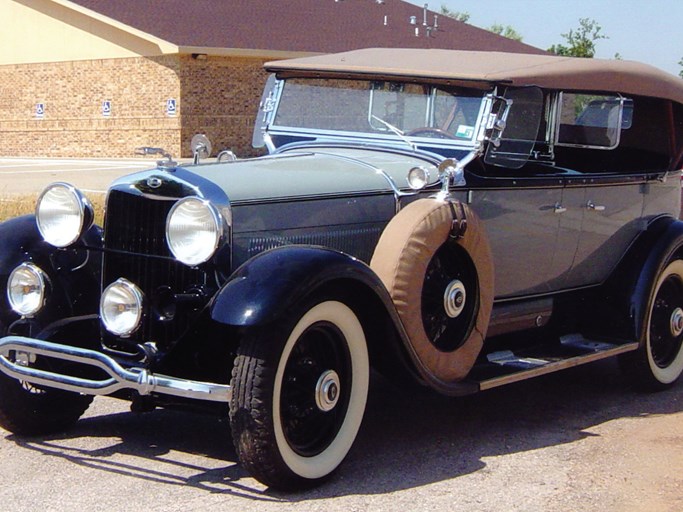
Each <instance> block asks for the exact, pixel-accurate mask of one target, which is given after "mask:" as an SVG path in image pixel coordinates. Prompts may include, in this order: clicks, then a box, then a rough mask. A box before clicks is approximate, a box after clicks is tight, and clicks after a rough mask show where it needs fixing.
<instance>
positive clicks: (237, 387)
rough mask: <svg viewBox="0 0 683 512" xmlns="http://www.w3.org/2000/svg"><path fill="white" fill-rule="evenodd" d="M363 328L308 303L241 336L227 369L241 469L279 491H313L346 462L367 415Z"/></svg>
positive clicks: (339, 306) (330, 307)
mask: <svg viewBox="0 0 683 512" xmlns="http://www.w3.org/2000/svg"><path fill="white" fill-rule="evenodd" d="M368 382H369V362H368V353H367V347H366V342H365V336H364V333H363V328H362V326H361V324H360V322H359V320H358V318H357V317H356V315H355V313H354V312H353V311H352V310H351V308H349V307H348V306H347V305H345V304H344V303H342V302H338V301H335V300H325V301H317V302H314V303H313V304H312V305H311V306H310V307H306V308H301V309H300V310H298V312H293V313H292V314H290V315H288V317H287V319H285V320H283V321H282V322H279V323H277V324H276V325H271V326H269V327H268V328H267V329H262V330H259V331H254V332H251V333H247V335H246V336H245V337H244V339H243V340H242V342H241V343H240V348H239V351H238V356H237V358H236V360H235V366H234V369H233V377H232V387H233V394H232V400H231V403H230V424H231V430H232V436H233V442H234V444H235V449H236V451H237V453H238V455H239V458H240V461H241V462H242V464H243V465H244V466H245V468H246V469H247V470H248V471H249V472H250V473H251V474H252V475H253V476H254V477H255V478H257V479H258V480H260V481H261V482H263V483H264V484H266V485H268V486H271V487H275V488H278V489H281V490H295V489H300V488H305V487H309V486H311V485H315V484H316V483H318V482H319V481H321V480H323V479H324V478H326V477H327V476H329V475H330V474H331V473H332V472H333V471H334V470H335V469H336V468H337V466H338V465H339V464H340V463H341V462H342V460H343V459H344V458H345V457H346V454H347V453H348V451H349V449H350V448H351V445H352V444H353V441H354V440H355V438H356V434H357V433H358V429H359V428H360V424H361V421H362V418H363V413H364V411H365V402H366V399H367V393H368Z"/></svg>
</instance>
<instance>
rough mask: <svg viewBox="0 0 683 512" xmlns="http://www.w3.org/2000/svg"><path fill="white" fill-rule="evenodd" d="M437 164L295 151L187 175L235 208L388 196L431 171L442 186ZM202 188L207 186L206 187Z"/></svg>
mask: <svg viewBox="0 0 683 512" xmlns="http://www.w3.org/2000/svg"><path fill="white" fill-rule="evenodd" d="M435 164H436V161H435V160H434V159H429V158H427V157H423V156H420V155H416V154H407V153H402V152H391V151H375V150H367V149H347V148H333V147H330V148H321V147H316V148H314V149H310V150H309V149H297V150H289V151H286V152H283V153H278V154H275V155H270V156H265V157H260V158H254V159H246V160H237V161H234V162H227V163H214V164H202V165H197V166H188V167H187V168H186V170H188V171H190V172H191V173H193V174H196V175H197V176H198V177H200V178H202V179H203V180H207V181H209V182H211V183H212V184H214V185H215V186H217V187H219V188H220V189H222V190H223V191H224V192H225V194H226V195H227V196H228V197H229V199H230V203H231V204H237V203H240V202H245V201H248V202H252V201H256V200H284V199H287V198H302V197H326V196H337V195H344V194H360V193H386V192H396V191H397V190H399V189H407V188H408V187H407V181H406V177H407V174H408V171H409V170H410V169H411V168H413V167H415V166H422V167H424V168H425V169H427V170H428V171H429V173H430V176H431V177H432V181H434V182H436V181H437V173H438V171H437V168H436V165H435ZM200 187H201V185H200Z"/></svg>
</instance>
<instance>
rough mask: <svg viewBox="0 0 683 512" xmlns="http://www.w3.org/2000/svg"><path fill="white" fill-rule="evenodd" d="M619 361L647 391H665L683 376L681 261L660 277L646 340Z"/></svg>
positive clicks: (653, 300)
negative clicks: (636, 349)
mask: <svg viewBox="0 0 683 512" xmlns="http://www.w3.org/2000/svg"><path fill="white" fill-rule="evenodd" d="M622 361H623V363H624V367H625V370H626V372H627V373H628V374H629V375H630V376H633V377H634V378H635V380H636V382H637V383H638V384H639V385H641V386H642V387H644V388H646V389H650V390H659V389H665V388H668V387H669V386H671V385H672V384H673V383H675V382H676V381H677V380H678V378H679V377H680V376H681V374H682V373H683V260H674V261H672V262H671V263H669V264H668V265H667V266H666V267H665V268H664V270H663V271H662V272H661V274H660V275H659V278H658V279H657V281H656V283H655V287H654V293H653V298H652V303H651V305H650V309H649V312H648V318H647V324H646V332H645V340H644V342H643V344H642V346H641V348H639V349H638V351H636V352H633V353H630V354H626V355H625V356H624V358H623V360H622Z"/></svg>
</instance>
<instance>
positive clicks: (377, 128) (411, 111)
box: [273, 79, 485, 142]
mask: <svg viewBox="0 0 683 512" xmlns="http://www.w3.org/2000/svg"><path fill="white" fill-rule="evenodd" d="M484 94H485V92H484V91H481V90H476V89H463V88H455V87H451V88H449V87H441V86H438V87H437V86H431V85H424V84H414V83H403V82H389V81H362V80H341V79H289V80H287V81H286V82H285V84H284V88H283V91H282V96H281V98H280V101H279V105H278V108H277V112H276V115H275V118H274V122H273V126H274V127H275V128H287V129H294V130H296V131H301V130H305V131H312V130H315V131H324V132H337V133H345V134H349V133H360V134H373V135H386V134H391V132H392V131H398V132H400V133H403V134H405V135H406V136H409V137H416V138H420V137H425V138H438V139H450V140H453V141H460V142H469V141H472V140H473V139H474V138H475V135H476V133H477V127H478V124H479V119H480V118H481V109H482V104H483V99H484ZM391 136H392V137H395V134H391Z"/></svg>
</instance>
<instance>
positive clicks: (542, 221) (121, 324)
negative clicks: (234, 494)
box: [0, 49, 683, 489]
mask: <svg viewBox="0 0 683 512" xmlns="http://www.w3.org/2000/svg"><path fill="white" fill-rule="evenodd" d="M266 68H267V69H268V70H269V71H271V72H272V73H273V74H272V76H271V78H270V80H269V81H268V83H267V85H266V89H265V92H264V95H263V99H262V102H261V105H260V109H259V116H258V119H257V124H256V127H255V132H254V144H255V146H256V147H259V146H265V147H266V148H267V151H268V155H267V156H263V157H260V158H253V159H243V160H239V159H237V160H235V159H231V158H228V159H227V161H222V160H223V158H221V159H220V160H221V161H217V162H210V163H199V164H197V165H187V166H182V165H179V164H177V163H175V162H174V161H173V160H172V158H171V157H170V156H167V157H165V158H162V159H161V160H160V161H159V162H158V165H157V167H156V168H154V169H152V170H149V171H146V172H142V173H138V174H134V175H131V176H128V177H125V178H122V179H120V180H118V181H117V182H115V183H114V184H113V185H112V186H111V189H110V190H109V192H108V196H107V200H106V215H105V221H104V225H103V226H102V227H100V226H97V225H93V209H92V207H91V206H90V203H89V202H88V200H87V199H86V198H85V196H84V194H83V193H81V192H80V191H79V190H78V189H76V188H74V187H73V186H71V185H68V184H65V183H55V184H53V185H51V186H49V187H48V188H47V189H46V190H45V191H44V192H43V193H42V195H41V196H40V198H39V200H38V203H37V207H36V213H35V215H31V216H26V217H20V218H16V219H13V220H10V221H7V222H5V223H3V224H1V225H0V247H2V251H1V253H0V285H1V286H4V287H5V288H6V294H3V297H2V299H1V303H0V327H1V329H2V338H1V339H0V370H2V372H0V425H2V427H3V428H5V429H7V430H9V431H11V432H15V433H17V434H21V435H40V434H45V433H49V432H54V431H58V430H61V429H64V428H66V427H68V426H70V425H71V424H73V423H74V422H75V421H76V420H77V419H78V418H79V417H80V415H81V414H82V413H83V412H84V411H85V410H86V408H87V407H88V405H89V404H90V402H91V400H92V397H93V396H94V395H109V396H113V397H118V398H123V399H127V400H130V401H131V402H132V408H133V410H138V411H144V410H148V409H152V408H154V407H184V406H186V407H187V408H188V409H190V408H194V409H206V410H214V411H216V412H218V413H219V414H226V415H227V414H229V424H230V429H231V433H232V438H233V440H234V444H235V448H236V450H237V453H238V455H239V458H240V461H241V463H242V464H243V465H244V467H246V468H247V469H248V470H249V471H250V472H251V473H252V474H253V475H254V476H255V477H256V478H257V479H259V480H260V481H262V482H263V483H265V484H267V485H269V486H273V487H275V488H280V489H298V488H302V487H306V486H309V485H313V484H316V483H318V482H319V481H320V480H322V479H325V478H326V477H328V476H329V475H330V474H331V473H333V472H334V471H335V469H336V468H337V467H338V465H339V464H340V463H341V462H342V460H343V459H344V457H345V456H346V454H347V452H348V451H349V449H350V448H351V446H352V444H353V442H354V439H355V437H356V434H357V432H358V429H359V428H360V425H361V421H362V418H363V413H364V409H365V406H366V397H367V394H368V386H369V373H370V368H375V369H377V370H379V371H380V372H383V373H384V374H385V375H387V376H389V377H391V378H394V379H396V381H397V382H398V383H399V384H400V385H406V384H409V383H415V384H417V385H419V386H422V387H424V388H428V389H432V390H434V391H436V392H439V393H443V394H447V395H465V394H469V393H475V392H477V391H481V390H486V389H490V388H493V387H496V386H500V385H503V384H508V383H513V382H516V381H519V380H522V379H526V378H530V377H535V376H539V375H542V374H546V373H549V372H553V371H556V370H559V369H563V368H567V367H572V366H576V365H579V364H582V363H587V362H590V361H595V360H598V359H601V358H605V357H610V356H619V357H620V360H621V362H622V363H623V368H624V369H625V371H626V372H627V374H628V376H629V377H632V378H633V380H634V382H636V383H638V384H639V385H641V386H642V387H645V388H648V389H661V388H665V387H667V386H670V385H672V384H673V383H674V382H675V381H677V380H678V379H679V377H680V375H681V373H682V371H683V350H682V340H683V223H681V222H680V221H679V220H678V214H679V211H680V206H681V204H680V202H681V199H680V193H681V192H680V183H681V172H680V169H681V166H682V165H683V81H682V80H680V79H679V78H677V77H673V76H670V75H667V74H666V73H663V72H660V71H658V70H656V69H654V68H651V67H649V66H646V65H642V64H637V63H632V62H623V61H604V60H597V59H596V60H593V59H572V58H565V57H554V56H539V55H516V54H507V53H483V52H463V51H447V50H403V49H368V50H359V51H353V52H348V53H342V54H335V55H327V56H316V57H308V58H301V59H294V60H288V61H279V62H272V63H269V64H267V65H266ZM207 146H208V144H207V141H206V139H204V138H203V137H198V138H197V140H196V142H195V150H196V153H197V155H199V154H200V153H201V152H202V151H205V150H206V149H207ZM143 152H146V153H157V152H162V151H161V150H159V149H156V148H145V149H144V150H143ZM226 435H228V434H227V432H226Z"/></svg>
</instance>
